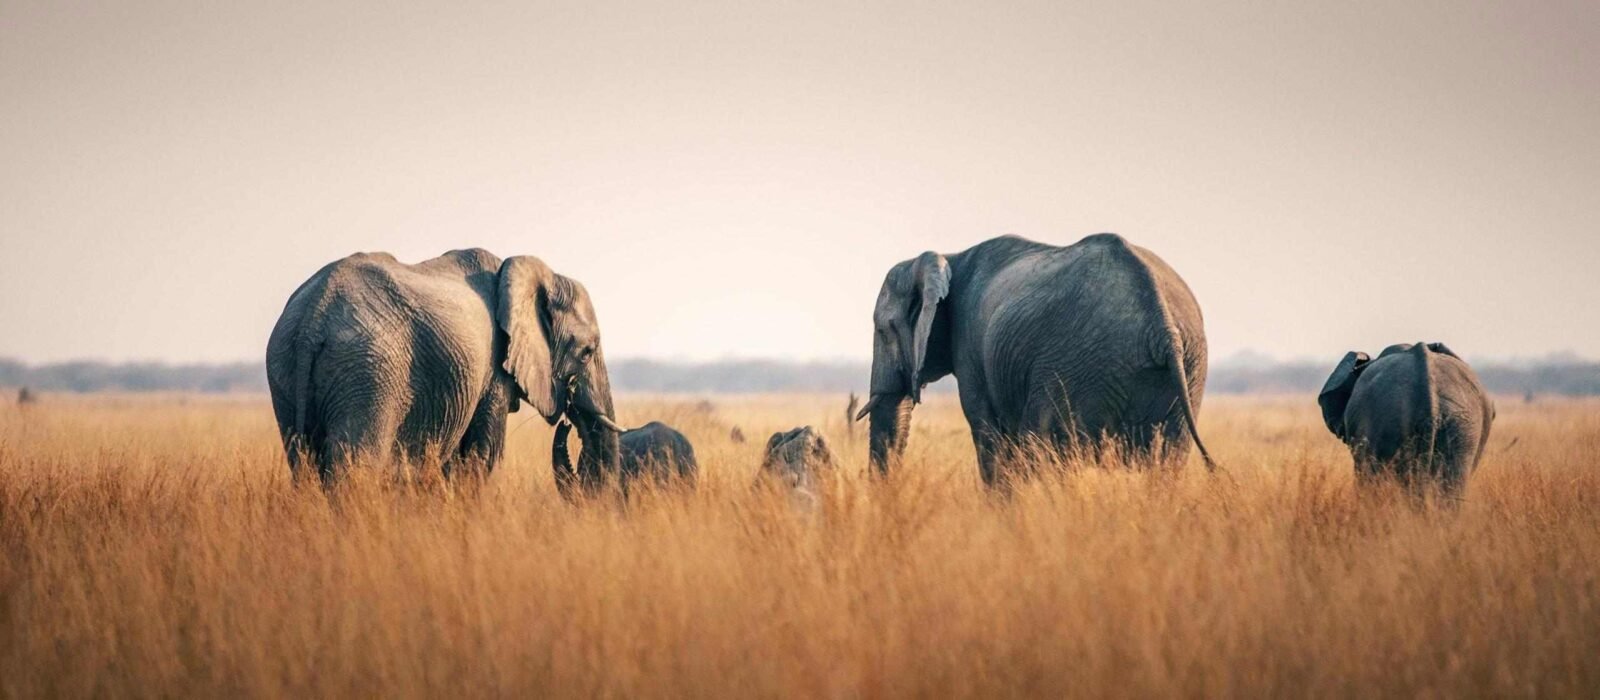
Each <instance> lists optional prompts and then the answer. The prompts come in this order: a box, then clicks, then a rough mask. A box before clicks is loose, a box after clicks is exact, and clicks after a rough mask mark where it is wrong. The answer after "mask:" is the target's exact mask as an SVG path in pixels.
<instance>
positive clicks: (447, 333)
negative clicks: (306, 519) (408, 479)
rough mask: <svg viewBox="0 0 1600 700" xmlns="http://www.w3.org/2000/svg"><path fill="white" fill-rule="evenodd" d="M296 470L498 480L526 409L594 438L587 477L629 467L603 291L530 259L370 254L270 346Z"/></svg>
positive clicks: (330, 281)
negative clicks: (521, 408)
mask: <svg viewBox="0 0 1600 700" xmlns="http://www.w3.org/2000/svg"><path fill="white" fill-rule="evenodd" d="M267 381H268V386H269V388H270V389H271V392H272V408H273V411H274V412H275V413H276V414H277V418H278V429H279V432H280V434H281V436H282V438H283V443H284V447H285V449H286V451H287V452H288V454H289V464H290V468H291V471H293V472H294V473H295V474H296V475H298V474H300V473H301V472H302V469H301V466H302V464H301V462H302V460H304V459H307V458H309V459H310V460H311V464H313V465H315V467H316V469H317V472H318V474H320V475H321V476H322V478H323V480H324V482H325V483H326V482H328V481H330V480H332V479H333V478H334V476H335V474H336V471H337V470H338V469H339V468H341V467H342V466H343V465H346V464H349V463H351V462H353V461H357V460H373V461H382V462H393V461H397V460H398V461H406V462H409V463H412V464H438V465H440V466H442V467H443V468H444V470H445V472H446V474H449V473H450V472H451V471H452V470H453V469H455V468H458V467H461V466H466V465H481V466H482V467H483V468H485V469H492V468H493V467H494V466H495V465H496V464H497V463H498V462H499V461H500V459H501V456H502V453H503V451H504V446H505V434H506V414H507V413H509V412H512V411H515V410H517V405H518V401H519V400H521V401H526V402H528V403H530V404H532V405H533V407H534V409H535V410H537V411H538V412H539V414H540V415H541V416H543V417H544V418H545V419H546V420H547V421H549V422H550V423H552V424H553V423H555V422H556V420H558V419H559V418H561V417H562V416H567V417H570V418H571V419H572V420H574V421H576V422H577V424H578V426H579V427H580V428H581V429H582V430H583V438H584V450H583V455H582V457H581V458H580V461H579V470H578V471H579V473H580V474H581V475H582V478H583V480H584V481H585V483H589V484H594V485H598V483H599V482H600V480H601V479H602V478H603V475H604V474H606V473H610V472H614V471H615V470H616V468H617V432H618V428H617V426H616V423H615V421H614V418H615V412H614V409H613V407H612V403H611V380H610V378H609V377H608V376H607V373H606V362H605V355H604V353H602V352H601V349H600V326H599V324H598V322H596V320H595V315H594V308H593V306H592V305H591V304H590V302H589V294H588V292H587V291H585V290H584V288H583V285H581V284H579V283H578V282H577V281H576V280H572V279H569V278H567V277H563V276H561V275H558V274H556V273H554V272H552V271H551V270H550V268H549V267H548V266H546V265H545V264H544V262H542V261H540V260H539V259H538V258H534V257H530V256H519V257H512V258H507V259H506V260H504V261H501V260H500V259H499V258H497V257H495V256H494V255H492V254H490V253H488V252H486V251H483V250H476V249H474V250H456V251H451V252H449V253H445V254H444V255H441V256H439V257H437V258H434V259H432V260H428V261H426V262H422V263H418V264H416V265H406V264H403V263H400V262H398V261H396V260H395V259H394V258H393V257H392V256H390V255H388V254H383V253H376V254H368V253H362V254H357V255H352V256H350V257H347V258H344V259H342V260H338V261H336V262H333V263H331V264H329V265H328V266H326V267H324V268H322V269H321V270H320V271H318V272H317V273H316V274H315V275H312V277H311V279H309V280H307V281H306V283H305V284H302V285H301V286H300V288H299V289H298V290H296V291H295V293H294V295H293V296H291V297H290V298H289V303H288V304H287V305H286V306H285V307H284V310H283V315H282V316H281V317H279V319H278V325H277V327H275V328H273V330H272V337H271V339H270V340H269V341H268V342H267Z"/></svg>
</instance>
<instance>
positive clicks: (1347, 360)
mask: <svg viewBox="0 0 1600 700" xmlns="http://www.w3.org/2000/svg"><path fill="white" fill-rule="evenodd" d="M1371 361H1372V358H1371V357H1370V356H1368V355H1367V354H1366V353H1364V352H1347V353H1345V354H1344V359H1342V360H1339V365H1338V366H1337V367H1334V368H1333V374H1330V375H1328V382H1327V383H1326V384H1323V385H1322V392H1321V393H1319V394H1317V404H1318V405H1320V406H1322V422H1323V423H1325V424H1327V426H1328V431H1329V432H1332V433H1333V434H1334V435H1336V436H1338V437H1339V439H1341V440H1343V439H1344V435H1345V430H1344V409H1345V407H1346V406H1348V405H1349V404H1350V392H1352V391H1354V390H1355V388H1356V379H1357V378H1359V377H1360V376H1361V372H1362V371H1363V370H1365V369H1366V368H1367V363H1369V362H1371Z"/></svg>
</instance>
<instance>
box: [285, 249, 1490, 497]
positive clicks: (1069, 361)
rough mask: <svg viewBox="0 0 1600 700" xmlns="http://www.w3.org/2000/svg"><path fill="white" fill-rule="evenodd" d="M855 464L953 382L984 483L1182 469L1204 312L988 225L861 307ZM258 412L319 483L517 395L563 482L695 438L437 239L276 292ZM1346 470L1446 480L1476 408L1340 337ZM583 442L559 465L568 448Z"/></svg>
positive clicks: (437, 454) (546, 274)
mask: <svg viewBox="0 0 1600 700" xmlns="http://www.w3.org/2000/svg"><path fill="white" fill-rule="evenodd" d="M872 321H873V346H872V347H873V353H872V375H871V393H870V396H869V399H868V401H867V403H866V405H865V406H864V407H863V408H862V409H861V410H860V412H859V413H858V414H857V415H855V416H854V419H856V420H861V419H864V418H865V419H869V420H870V423H869V426H870V427H869V431H868V459H869V462H870V464H871V466H872V469H873V471H874V472H875V473H878V474H886V473H887V472H888V471H889V470H890V469H891V467H892V465H894V464H895V463H897V462H898V461H900V460H901V458H902V455H903V454H904V451H905V448H906V441H907V437H908V435H909V432H910V424H911V413H912V410H913V408H914V406H915V405H916V404H917V403H919V402H920V401H921V397H922V391H923V389H924V388H925V387H926V386H927V385H928V384H929V383H931V382H933V381H936V380H938V379H940V378H942V377H945V376H949V375H954V376H955V378H956V385H957V391H958V393H959V397H960V402H961V409H962V412H963V413H964V414H965V416H966V419H967V422H968V424H969V426H970V428H971V432H972V441H973V444H974V446H975V447H976V450H977V462H978V469H979V472H980V474H981V475H982V478H983V481H984V483H985V484H988V485H990V486H996V485H999V484H1002V483H1004V482H1005V481H1006V480H1007V479H1008V478H1009V477H1011V476H1014V475H1013V474H1008V473H1007V465H1008V464H1010V463H1014V462H1015V460H1013V459H1011V458H1010V457H1009V456H1008V451H1009V450H1011V449H1013V448H1015V447H1018V446H1023V445H1029V444H1035V445H1045V446H1048V447H1051V448H1053V449H1057V450H1061V451H1064V452H1067V453H1072V454H1081V455H1088V456H1091V457H1092V456H1095V455H1099V454H1101V453H1102V452H1103V451H1105V450H1106V449H1108V448H1110V449H1115V450H1120V454H1126V455H1129V456H1133V457H1136V458H1138V459H1143V460H1147V461H1151V462H1171V463H1178V462H1181V461H1183V460H1184V459H1186V458H1187V456H1188V454H1189V446H1190V444H1191V443H1192V444H1193V445H1194V447H1195V448H1196V449H1197V450H1198V451H1199V453H1200V457H1201V459H1202V460H1203V462H1204V463H1205V465H1206V466H1207V468H1208V469H1215V468H1216V465H1215V463H1214V461H1213V460H1212V457H1211V454H1210V452H1209V451H1207V449H1206V447H1205V444H1204V442H1203V441H1202V440H1201V438H1200V434H1199V431H1198V430H1197V428H1196V423H1197V418H1198V414H1199V411H1200V404H1201V398H1202V396H1203V395H1204V392H1205V382H1206V366H1207V360H1206V336H1205V328H1204V323H1203V320H1202V317H1201V312H1200V306H1199V304H1198V303H1197V302H1196V301H1195V299H1194V295H1193V294H1192V293H1191V292H1190V291H1189V287H1188V285H1186V284H1185V283H1184V281H1183V279H1182V278H1181V277H1180V276H1179V275H1178V273H1177V272H1175V271H1174V270H1173V269H1172V268H1171V267H1169V266H1168V265H1167V264H1166V263H1165V262H1164V261H1163V260H1162V259H1161V258H1160V257H1158V256H1157V255H1156V254H1155V253H1152V252H1151V251H1149V250H1146V249H1144V248H1141V247H1139V246H1136V245H1133V244H1131V243H1129V242H1128V241H1126V240H1124V239H1123V238H1122V237H1121V236H1117V235H1115V234H1097V235H1093V236H1089V237H1087V238H1084V239H1083V240H1081V241H1079V242H1077V243H1075V244H1072V245H1069V246H1054V245H1047V244H1043V243H1037V242H1034V241H1030V240H1027V239H1025V238H1021V237H1018V236H1003V237H999V238H994V239H990V240H987V241H984V242H982V243H979V244H977V245H975V246H973V247H971V248H968V249H967V250H964V251H961V252H959V253H953V254H950V255H940V254H938V253H935V252H931V251H930V252H925V253H922V254H921V255H918V256H917V257H915V258H912V259H910V260H906V261H904V262H901V263H899V264H897V265H895V266H893V267H892V268H890V269H889V272H888V274H887V275H886V276H885V278H884V281H883V286H882V287H881V289H880V290H879V293H878V297H877V301H876V304H875V305H874V307H873V313H872ZM266 359H267V377H268V385H269V388H270V390H271V394H272V405H273V411H274V413H275V415H276V417H277V422H278V428H279V432H280V436H281V438H282V440H283V445H284V448H285V451H286V453H287V455H288V460H289V466H290V470H291V472H292V473H293V474H294V475H296V476H297V477H298V476H300V475H301V474H309V473H312V470H314V473H316V474H318V475H319V476H320V478H321V479H322V480H323V482H324V484H331V483H332V482H333V481H334V480H336V478H337V476H338V472H339V471H340V470H341V469H343V468H344V467H345V466H347V465H349V464H351V463H354V462H358V461H380V462H396V461H400V462H407V463H412V464H437V465H440V467H441V468H442V469H443V470H444V473H445V474H446V475H447V476H448V475H450V474H451V473H453V472H455V471H457V470H482V471H488V470H492V469H493V468H494V467H495V465H496V464H498V463H499V462H500V460H501V459H502V457H503V454H504V449H505V435H506V420H507V414H508V413H512V412H515V411H517V410H518V409H519V407H520V406H521V404H528V405H530V406H532V407H533V409H534V410H535V411H537V412H538V413H539V415H540V416H542V417H543V418H544V419H545V420H546V421H548V422H549V423H550V424H552V425H555V426H556V431H555V437H554V440H553V441H552V453H551V464H552V467H553V468H554V471H555V482H556V485H557V487H558V489H559V490H560V492H561V493H562V494H563V495H564V496H567V497H569V498H570V497H575V496H576V495H578V494H580V493H594V492H595V491H596V490H598V489H600V488H601V487H602V486H603V485H604V484H605V483H607V481H609V480H611V479H613V478H615V479H617V480H618V481H619V482H620V484H621V485H622V487H623V488H624V489H625V488H626V487H627V484H628V483H629V482H630V481H632V480H634V479H637V478H643V477H652V478H658V477H671V478H675V479H678V480H682V481H688V482H691V483H692V481H693V479H694V475H695V472H696V471H697V468H698V465H697V462H696V459H695V455H694V447H693V446H692V445H691V444H690V443H689V441H688V440H687V439H686V438H684V436H683V435H682V434H681V433H679V432H678V431H676V430H674V429H672V428H671V427H669V426H667V425H664V424H662V423H659V422H652V423H650V424H648V425H645V426H644V427H641V428H637V429H634V430H625V429H623V428H622V427H621V426H619V425H618V424H617V419H616V418H617V417H616V411H615V405H614V403H613V399H612V392H611V383H610V378H609V376H608V374H607V370H606V362H605V353H604V352H603V351H602V349H601V342H600V326H599V322H598V321H597V320H596V316H595V310H594V307H593V305H592V304H591V302H590V300H589V294H588V292H587V290H585V289H584V287H583V285H582V284H581V283H579V282H578V281H577V280H574V279H571V278H569V277H565V276H563V275H560V274H557V273H556V272H554V271H553V270H551V269H550V267H549V266H547V265H545V263H544V262H543V261H541V260H539V259H538V258H534V257H530V256H517V257H512V258H507V259H504V260H501V259H500V258H498V257H496V256H494V255H493V254H490V253H488V252H486V251H483V250H477V249H473V250H456V251H451V252H448V253H445V254H444V255H441V256H439V257H437V258H434V259H432V260H428V261H425V262H421V263H418V264H415V265H408V264H404V263H401V262H399V261H397V260H396V259H395V258H394V257H392V256H390V255H387V254H381V253H377V254H367V253H362V254H356V255H352V256H350V257H347V258H344V259H341V260H337V261H335V262H333V263H330V264H328V265H327V266H325V267H323V268H322V269H321V270H319V271H318V272H317V273H316V274H314V275H312V276H311V278H310V279H309V280H307V281H306V282H305V283H304V284H302V285H301V286H300V287H299V289H297V290H295V292H294V294H293V295H291V296H290V298H289V301H288V303H287V304H286V305H285V307H284V310H283V314H282V316H281V317H280V318H279V319H278V323H277V325H276V327H274V328H273V331H272V335H271V338H270V340H269V341H268V343H267V358H266ZM1318 404H1319V405H1320V406H1321V408H1322V414H1323V417H1324V419H1325V421H1326V423H1327V426H1328V429H1329V430H1330V431H1331V432H1332V433H1333V434H1334V435H1335V436H1337V437H1338V438H1339V439H1340V440H1342V441H1344V442H1345V443H1346V444H1347V445H1348V446H1349V448H1350V451H1351V453H1352V456H1353V457H1354V461H1355V464H1356V471H1357V474H1358V476H1359V477H1361V478H1362V480H1363V481H1365V480H1367V479H1369V478H1371V477H1377V476H1380V475H1388V476H1391V477H1394V478H1397V479H1399V480H1401V481H1402V482H1404V483H1407V484H1410V485H1413V486H1423V485H1430V484H1431V485H1437V486H1439V487H1441V488H1442V489H1444V491H1445V492H1446V493H1447V494H1451V495H1459V493H1460V491H1461V489H1462V488H1463V487H1464V484H1465V481H1466V478H1467V477H1468V475H1469V474H1470V473H1471V471H1472V469H1473V468H1474V467H1475V466H1476V464H1477V462H1478V460H1479V459H1480V458H1481V457H1482V454H1483V449H1484V444H1485V443H1486V441H1487V439H1488V435H1489V426H1490V424H1491V422H1492V421H1493V419H1494V406H1493V403H1492V402H1491V401H1490V400H1489V398H1488V395H1487V393H1486V392H1485V391H1484V389H1483V387H1482V385H1481V384H1480V383H1479V382H1478V379H1477V377H1476V375H1475V374H1474V373H1473V371H1472V369H1471V368H1470V367H1468V366H1467V364H1466V363H1465V362H1463V361H1462V360H1461V359H1460V357H1458V356H1457V355H1456V354H1455V353H1454V352H1452V351H1451V350H1450V349H1449V348H1447V347H1445V346H1444V345H1442V344H1439V343H1430V344H1422V343H1417V344H1411V345H1395V346H1391V347H1390V348H1388V349H1386V350H1384V351H1383V352H1382V353H1381V354H1379V356H1378V357H1377V359H1371V358H1370V357H1369V356H1368V355H1366V354H1365V353H1358V352H1352V353H1349V354H1347V355H1345V357H1344V358H1343V359H1342V360H1341V361H1340V362H1339V364H1338V366H1337V367H1336V368H1335V369H1334V371H1333V373H1332V375H1331V376H1330V377H1329V378H1328V381H1327V384H1326V386H1324V387H1323V389H1322V391H1321V392H1320V394H1319V396H1318ZM574 429H576V430H577V431H578V434H579V437H580V439H581V440H582V449H581V452H580V454H579V457H578V461H577V463H576V464H573V462H572V459H571V455H570V453H569V451H568V446H567V441H568V438H569V436H570V434H571V431H572V430H574ZM834 461H835V460H834V457H833V454H832V452H831V450H830V449H829V447H828V445H827V441H826V440H825V439H824V438H823V437H822V435H821V434H820V433H818V432H817V431H816V430H815V429H814V428H812V427H810V426H806V427H802V428H796V429H794V430H791V431H787V432H783V433H777V434H774V435H773V436H772V438H771V440H769V442H768V444H767V449H766V455H765V457H764V459H763V463H762V469H761V472H762V474H764V475H768V476H771V477H773V478H775V479H777V480H779V481H780V482H781V483H785V484H787V485H788V486H789V487H790V488H791V489H793V491H794V492H795V493H797V494H801V495H802V496H801V497H809V496H807V495H808V494H814V481H815V479H816V478H818V475H819V473H820V472H823V471H827V470H831V469H832V468H833V464H834Z"/></svg>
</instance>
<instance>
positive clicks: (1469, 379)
mask: <svg viewBox="0 0 1600 700" xmlns="http://www.w3.org/2000/svg"><path fill="white" fill-rule="evenodd" d="M1317 403H1318V404H1320V405H1321V406H1322V418H1323V420H1324V421H1325V422H1326V423H1327V424H1328V430H1331V431H1333V434H1334V435H1336V436H1338V437H1339V439H1340V440H1343V441H1344V442H1345V444H1346V445H1349V446H1350V453H1351V454H1352V455H1353V456H1354V457H1355V462H1356V474H1357V476H1359V477H1362V478H1369V477H1372V476H1376V475H1378V474H1380V473H1385V472H1386V473H1388V474H1390V475H1393V476H1395V477H1398V478H1399V479H1400V481H1401V482H1402V483H1404V484H1407V485H1411V486H1419V485H1422V484H1424V483H1438V484H1439V485H1440V486H1442V487H1443V488H1444V491H1445V493H1446V494H1448V495H1451V496H1459V495H1460V493H1461V490H1462V488H1463V487H1464V486H1465V485H1466V480H1467V476H1468V475H1469V474H1471V473H1472V470H1473V468H1475V467H1476V466H1477V465H1478V460H1479V459H1481V458H1482V457H1483V448H1484V445H1486V444H1487V443H1488V442H1489V424H1490V423H1492V422H1494V403H1493V402H1492V401H1490V400H1489V395H1488V394H1487V393H1486V392H1485V391H1484V390H1483V385H1482V384H1480V383H1478V375H1477V374H1474V373H1473V371H1472V368H1471V367H1468V366H1467V363H1465V362H1463V361H1462V360H1461V358H1460V357H1459V356H1457V355H1456V354H1455V353H1454V352H1451V350H1450V348H1447V347H1445V346H1444V344H1443V343H1429V344H1426V345H1424V344H1422V343H1416V344H1414V345H1405V344H1401V345H1391V346H1389V347H1388V348H1387V349H1385V350H1384V351H1383V352H1382V353H1380V354H1379V355H1378V359H1376V360H1373V359H1371V358H1369V357H1368V356H1367V354H1366V353H1364V352H1351V353H1347V354H1345V356H1344V359H1343V360H1340V361H1339V366H1337V367H1335V368H1334V369H1333V374H1332V375H1331V376H1329V377H1328V383H1327V384H1325V385H1324V386H1323V387H1322V393H1321V394H1320V395H1319V396H1317Z"/></svg>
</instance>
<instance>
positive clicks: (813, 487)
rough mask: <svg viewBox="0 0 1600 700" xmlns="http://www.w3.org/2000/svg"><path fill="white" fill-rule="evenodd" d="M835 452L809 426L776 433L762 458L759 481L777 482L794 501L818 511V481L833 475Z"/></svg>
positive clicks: (820, 435)
mask: <svg viewBox="0 0 1600 700" xmlns="http://www.w3.org/2000/svg"><path fill="white" fill-rule="evenodd" d="M834 464H835V460H834V457H833V450H831V449H829V448H828V441H827V440H826V439H825V438H823V437H822V433H820V432H817V430H816V429H815V428H812V427H811V426H809V425H807V426H804V427H800V428H795V429H793V430H790V431H788V432H783V433H773V434H772V437H771V438H769V439H768V440H767V450H766V453H765V454H764V455H763V456H762V458H761V473H760V475H759V476H758V479H760V480H765V479H773V480H776V481H777V483H779V484H782V485H783V486H784V487H785V488H787V489H789V491H790V493H791V495H792V496H793V498H794V499H795V500H796V501H797V502H799V503H801V504H802V505H803V506H805V507H806V508H807V509H812V508H815V507H816V501H817V492H818V490H819V486H820V485H819V484H818V481H819V480H820V479H821V478H822V476H823V475H824V474H831V473H832V472H833V470H834Z"/></svg>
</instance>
